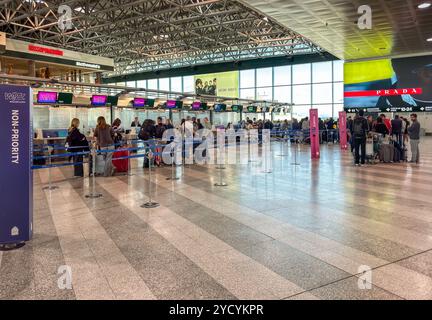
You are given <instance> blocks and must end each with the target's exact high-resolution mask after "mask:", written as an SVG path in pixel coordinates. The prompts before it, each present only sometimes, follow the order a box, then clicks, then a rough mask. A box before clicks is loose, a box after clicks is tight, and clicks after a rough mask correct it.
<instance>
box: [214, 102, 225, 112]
mask: <svg viewBox="0 0 432 320" xmlns="http://www.w3.org/2000/svg"><path fill="white" fill-rule="evenodd" d="M225 110H226V104H224V103H217V104H215V105H214V111H215V112H223V111H225Z"/></svg>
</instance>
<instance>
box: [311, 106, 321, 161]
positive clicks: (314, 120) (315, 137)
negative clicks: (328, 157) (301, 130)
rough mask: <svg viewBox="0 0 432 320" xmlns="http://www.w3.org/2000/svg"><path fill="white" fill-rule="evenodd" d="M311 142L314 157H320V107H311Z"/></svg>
mask: <svg viewBox="0 0 432 320" xmlns="http://www.w3.org/2000/svg"><path fill="white" fill-rule="evenodd" d="M309 116H310V142H311V156H312V159H319V157H320V144H319V143H320V140H319V124H318V109H310V110H309Z"/></svg>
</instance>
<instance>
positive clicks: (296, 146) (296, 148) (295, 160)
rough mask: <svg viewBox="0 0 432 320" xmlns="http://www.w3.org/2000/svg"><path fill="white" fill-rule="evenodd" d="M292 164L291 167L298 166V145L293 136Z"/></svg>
mask: <svg viewBox="0 0 432 320" xmlns="http://www.w3.org/2000/svg"><path fill="white" fill-rule="evenodd" d="M294 144H295V146H294V162H292V163H291V165H292V166H299V165H300V163H298V162H297V151H298V143H297V139H296V138H295V136H294ZM291 150H292V148H291Z"/></svg>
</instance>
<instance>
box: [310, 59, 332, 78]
mask: <svg viewBox="0 0 432 320" xmlns="http://www.w3.org/2000/svg"><path fill="white" fill-rule="evenodd" d="M312 82H313V83H320V82H332V62H331V61H327V62H318V63H313V64H312Z"/></svg>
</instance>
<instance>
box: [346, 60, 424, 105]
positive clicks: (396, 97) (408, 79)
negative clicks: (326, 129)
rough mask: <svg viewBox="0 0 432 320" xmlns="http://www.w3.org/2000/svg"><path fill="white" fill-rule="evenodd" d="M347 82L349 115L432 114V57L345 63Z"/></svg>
mask: <svg viewBox="0 0 432 320" xmlns="http://www.w3.org/2000/svg"><path fill="white" fill-rule="evenodd" d="M344 81H345V93H344V97H345V99H344V102H345V110H347V111H349V110H350V109H356V108H357V109H358V108H364V109H369V108H372V109H376V110H373V111H432V56H421V57H413V58H400V59H381V60H371V61H360V62H349V63H345V66H344ZM371 111H372V110H371Z"/></svg>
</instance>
